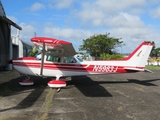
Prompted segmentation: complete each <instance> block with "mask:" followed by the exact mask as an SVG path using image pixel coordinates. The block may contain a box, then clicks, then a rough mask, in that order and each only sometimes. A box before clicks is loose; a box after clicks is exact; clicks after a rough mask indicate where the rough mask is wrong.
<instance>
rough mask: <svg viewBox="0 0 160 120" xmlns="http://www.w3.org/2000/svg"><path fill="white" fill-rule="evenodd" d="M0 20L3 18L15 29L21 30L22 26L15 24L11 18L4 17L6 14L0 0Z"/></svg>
mask: <svg viewBox="0 0 160 120" xmlns="http://www.w3.org/2000/svg"><path fill="white" fill-rule="evenodd" d="M0 20H3V21H5V22H7V23H8V24H9V25H12V26H14V27H15V28H17V29H19V30H22V28H21V27H20V26H19V25H17V24H16V23H14V22H13V21H12V20H10V19H8V18H7V17H6V14H5V11H4V8H3V5H2V3H1V1H0Z"/></svg>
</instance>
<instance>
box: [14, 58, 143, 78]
mask: <svg viewBox="0 0 160 120" xmlns="http://www.w3.org/2000/svg"><path fill="white" fill-rule="evenodd" d="M64 59H67V61H64ZM127 61H128V60H111V61H82V60H81V59H79V58H77V57H75V56H73V57H62V56H61V57H60V59H59V60H58V57H57V58H56V57H54V58H52V59H51V58H48V56H45V58H44V63H43V67H42V64H41V63H42V61H41V60H37V59H36V58H34V57H25V58H17V59H13V60H12V63H13V67H14V68H15V69H16V70H17V71H18V72H20V73H21V74H24V75H36V76H45V77H53V76H57V75H58V76H60V77H61V76H79V75H88V74H115V73H126V72H136V71H133V70H127V69H126V68H138V69H139V70H140V71H143V70H144V67H143V66H134V65H133V66H131V64H130V63H129V62H127ZM124 68H125V69H124ZM41 69H43V72H42V74H40V72H41Z"/></svg>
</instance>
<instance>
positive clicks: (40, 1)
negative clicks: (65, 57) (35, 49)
mask: <svg viewBox="0 0 160 120" xmlns="http://www.w3.org/2000/svg"><path fill="white" fill-rule="evenodd" d="M1 2H2V5H3V7H4V10H5V13H6V16H7V17H8V18H9V19H11V20H12V21H14V22H15V23H16V24H18V25H19V26H21V27H22V30H21V31H20V39H22V40H23V41H26V42H30V38H32V37H34V35H35V33H36V36H45V37H52V38H56V39H62V40H66V41H69V42H72V43H73V46H74V48H75V50H76V51H78V48H79V46H80V45H82V44H83V40H84V39H87V38H89V37H90V36H92V35H98V34H106V33H110V34H109V36H110V37H115V38H122V39H121V40H122V41H123V42H124V45H123V46H122V47H119V48H116V51H117V52H119V53H131V52H132V51H133V50H134V49H135V48H136V47H137V46H138V45H139V44H141V42H143V41H154V42H155V45H156V48H157V47H160V40H159V39H160V0H26V1H24V0H16V1H14V3H13V1H11V0H1ZM15 31H16V29H15V28H12V34H13V35H14V34H15Z"/></svg>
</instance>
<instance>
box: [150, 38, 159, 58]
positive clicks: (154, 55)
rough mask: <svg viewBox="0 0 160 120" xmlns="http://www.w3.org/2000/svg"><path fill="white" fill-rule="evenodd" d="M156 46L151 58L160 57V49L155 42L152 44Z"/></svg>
mask: <svg viewBox="0 0 160 120" xmlns="http://www.w3.org/2000/svg"><path fill="white" fill-rule="evenodd" d="M152 43H153V44H154V46H153V48H152V51H151V54H150V56H151V57H160V47H158V48H156V46H155V43H154V41H153V42H152Z"/></svg>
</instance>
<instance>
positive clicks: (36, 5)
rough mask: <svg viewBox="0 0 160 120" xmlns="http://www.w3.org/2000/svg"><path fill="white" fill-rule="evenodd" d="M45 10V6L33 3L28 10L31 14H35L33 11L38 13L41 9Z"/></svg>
mask: <svg viewBox="0 0 160 120" xmlns="http://www.w3.org/2000/svg"><path fill="white" fill-rule="evenodd" d="M44 8H45V5H43V4H41V3H38V2H36V3H34V4H33V5H32V6H31V7H30V10H31V11H32V12H35V11H38V10H41V9H44Z"/></svg>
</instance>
